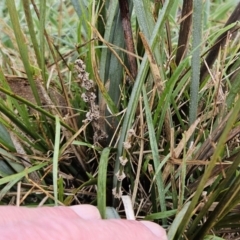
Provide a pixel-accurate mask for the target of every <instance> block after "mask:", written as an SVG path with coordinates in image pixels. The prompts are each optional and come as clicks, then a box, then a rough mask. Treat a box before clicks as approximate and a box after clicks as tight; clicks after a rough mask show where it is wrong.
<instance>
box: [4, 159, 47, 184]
mask: <svg viewBox="0 0 240 240" xmlns="http://www.w3.org/2000/svg"><path fill="white" fill-rule="evenodd" d="M48 164H49V163H48V162H45V163H40V164H38V165H36V166H34V167H30V168H25V169H24V170H23V171H22V172H20V173H16V174H13V175H10V176H7V177H4V178H1V179H0V185H3V184H5V183H8V182H10V181H13V180H15V179H18V180H21V179H22V178H23V177H25V176H27V175H28V174H29V173H32V172H35V171H37V170H39V169H41V168H43V167H45V166H47V165H48Z"/></svg>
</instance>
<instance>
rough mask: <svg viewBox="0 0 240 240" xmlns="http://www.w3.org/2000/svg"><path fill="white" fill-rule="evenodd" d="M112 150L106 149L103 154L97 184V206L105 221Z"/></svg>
mask: <svg viewBox="0 0 240 240" xmlns="http://www.w3.org/2000/svg"><path fill="white" fill-rule="evenodd" d="M109 153H110V148H104V149H103V151H102V154H101V158H100V162H99V170H98V182H97V206H98V210H99V212H100V214H101V217H102V218H103V219H106V193H107V189H106V184H107V167H108V159H109Z"/></svg>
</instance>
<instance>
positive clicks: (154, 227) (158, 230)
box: [140, 221, 168, 240]
mask: <svg viewBox="0 0 240 240" xmlns="http://www.w3.org/2000/svg"><path fill="white" fill-rule="evenodd" d="M140 222H141V223H142V224H144V225H145V226H146V227H147V228H148V229H149V230H150V231H151V232H152V233H153V234H154V235H155V236H157V237H159V238H160V239H161V240H168V239H167V235H166V231H165V230H164V229H163V228H162V227H160V226H159V225H158V224H156V223H153V222H149V221H140Z"/></svg>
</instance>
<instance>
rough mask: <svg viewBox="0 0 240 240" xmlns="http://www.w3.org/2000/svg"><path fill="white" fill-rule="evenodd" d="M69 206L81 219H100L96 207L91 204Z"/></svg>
mask: <svg viewBox="0 0 240 240" xmlns="http://www.w3.org/2000/svg"><path fill="white" fill-rule="evenodd" d="M70 208H71V209H72V210H73V211H74V212H75V213H76V214H77V215H78V216H80V217H81V218H83V219H86V220H87V219H101V215H100V213H99V211H98V209H97V208H96V207H94V206H92V205H75V206H70Z"/></svg>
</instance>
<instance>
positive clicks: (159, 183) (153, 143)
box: [142, 86, 166, 224]
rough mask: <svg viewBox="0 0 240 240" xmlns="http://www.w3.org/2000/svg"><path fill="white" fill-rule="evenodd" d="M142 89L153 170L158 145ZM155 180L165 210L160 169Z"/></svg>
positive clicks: (156, 164) (157, 163) (156, 166)
mask: <svg viewBox="0 0 240 240" xmlns="http://www.w3.org/2000/svg"><path fill="white" fill-rule="evenodd" d="M142 91H143V101H144V106H145V111H146V119H147V125H148V133H149V139H150V145H151V150H152V156H153V162H154V168H155V170H156V169H158V167H159V165H160V164H159V159H160V157H159V153H158V145H157V140H156V136H155V130H154V127H153V122H152V117H151V116H152V115H151V111H150V108H149V105H148V99H147V93H146V90H145V87H144V86H143V87H142ZM156 174H157V176H156V182H157V188H158V194H159V196H158V197H159V201H160V206H161V211H163V212H164V211H166V203H165V192H164V185H163V179H162V175H161V171H159V172H158V173H156ZM163 223H164V224H166V219H165V218H164V219H163Z"/></svg>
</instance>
